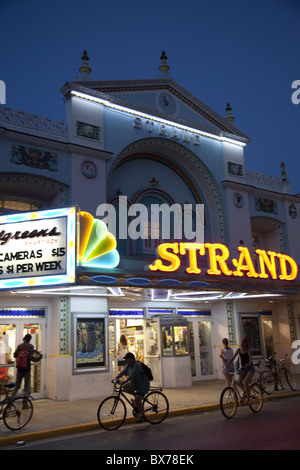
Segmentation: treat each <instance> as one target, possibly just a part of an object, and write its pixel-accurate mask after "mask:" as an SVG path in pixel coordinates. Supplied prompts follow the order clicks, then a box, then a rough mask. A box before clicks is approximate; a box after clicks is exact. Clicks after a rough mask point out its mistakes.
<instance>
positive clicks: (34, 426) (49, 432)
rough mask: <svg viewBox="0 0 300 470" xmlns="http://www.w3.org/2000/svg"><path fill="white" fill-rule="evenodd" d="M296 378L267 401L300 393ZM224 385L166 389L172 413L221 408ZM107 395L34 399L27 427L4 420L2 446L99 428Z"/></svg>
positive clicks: (205, 382)
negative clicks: (10, 426) (14, 428)
mask: <svg viewBox="0 0 300 470" xmlns="http://www.w3.org/2000/svg"><path fill="white" fill-rule="evenodd" d="M295 378H296V383H297V391H296V392H293V391H292V390H291V389H290V388H289V387H288V385H287V384H286V383H284V389H283V390H280V391H276V392H274V393H273V394H272V395H265V400H273V399H279V398H288V397H291V396H295V395H300V375H299V374H298V375H295ZM224 387H225V381H223V380H202V381H199V382H194V383H193V385H192V386H191V387H188V388H176V389H164V390H163V392H164V394H165V395H166V396H167V398H168V400H169V405H170V410H169V416H176V415H177V416H178V415H182V414H188V413H201V412H206V411H210V410H214V409H218V408H219V401H220V394H221V392H222V390H223V388H224ZM112 392H113V389H112ZM112 394H113V393H112ZM104 398H106V397H105V396H99V397H98V398H94V399H89V400H76V401H55V400H49V399H40V400H34V402H33V403H34V412H33V417H32V419H31V421H30V422H29V423H28V425H27V426H26V427H25V428H23V429H21V430H20V431H11V430H9V429H7V428H6V426H5V425H4V423H3V422H0V447H4V446H8V445H12V444H18V443H22V442H23V441H25V442H29V441H36V440H41V439H47V438H50V437H58V436H63V435H67V434H75V433H80V432H85V431H92V430H95V429H99V423H98V421H97V410H98V407H99V404H100V403H101V401H102V400H103V399H104ZM135 421H136V418H134V417H133V416H132V415H131V412H130V411H129V413H128V416H127V419H126V422H135Z"/></svg>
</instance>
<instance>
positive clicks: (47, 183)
mask: <svg viewBox="0 0 300 470" xmlns="http://www.w3.org/2000/svg"><path fill="white" fill-rule="evenodd" d="M68 195H69V187H68V186H67V185H66V184H63V183H60V182H59V181H56V180H54V179H52V178H47V177H45V176H40V175H34V174H31V173H15V172H9V173H0V197H9V198H13V199H15V200H20V201H21V200H24V201H26V200H28V201H32V202H33V201H34V202H36V203H37V205H43V204H49V203H51V201H53V200H54V199H55V203H56V206H59V207H63V206H65V205H67V204H68Z"/></svg>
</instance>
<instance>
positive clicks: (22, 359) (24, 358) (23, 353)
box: [16, 349, 30, 370]
mask: <svg viewBox="0 0 300 470" xmlns="http://www.w3.org/2000/svg"><path fill="white" fill-rule="evenodd" d="M29 358H30V353H29V351H28V350H27V349H21V350H20V351H19V352H18V355H17V360H16V367H17V369H18V370H27V369H28V368H29V364H30V362H29Z"/></svg>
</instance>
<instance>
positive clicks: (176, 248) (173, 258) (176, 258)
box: [149, 242, 298, 281]
mask: <svg viewBox="0 0 300 470" xmlns="http://www.w3.org/2000/svg"><path fill="white" fill-rule="evenodd" d="M206 249H207V251H208V259H209V266H208V269H207V271H206V273H207V274H209V275H215V276H220V275H222V274H223V275H225V276H237V277H243V276H244V275H245V274H246V276H247V277H253V278H260V279H267V278H269V276H271V278H272V279H280V280H286V281H292V280H293V279H296V277H297V275H298V266H297V264H296V262H295V261H294V260H293V258H291V257H290V256H288V255H284V254H281V253H275V252H273V251H268V252H267V253H266V252H265V251H264V250H260V249H257V250H256V254H257V255H258V260H257V261H258V263H257V264H258V265H259V268H260V273H258V272H256V270H255V267H254V264H253V261H252V258H251V255H250V252H249V250H248V248H247V247H245V246H239V247H238V251H239V252H240V255H239V259H235V258H234V259H232V260H231V264H232V265H233V266H234V267H235V268H236V270H235V271H233V270H232V269H230V267H229V266H230V265H229V263H230V260H229V257H230V252H229V249H228V248H227V247H226V246H225V245H222V244H221V243H186V242H183V243H163V244H161V245H159V247H158V249H157V251H158V256H159V257H160V258H161V259H157V260H155V261H154V263H153V264H151V265H150V266H149V269H150V270H151V271H165V272H175V271H177V270H178V269H179V268H180V266H181V258H182V257H185V258H184V259H185V260H186V261H187V264H188V266H187V268H186V272H187V273H188V274H200V273H201V269H200V268H199V267H198V256H199V255H200V256H204V255H205V254H206ZM187 252H188V253H187ZM187 254H188V256H186V255H187ZM162 260H163V261H167V262H169V263H170V264H167V265H165V264H163V261H162ZM228 265H229V266H228ZM278 271H280V274H279V275H278Z"/></svg>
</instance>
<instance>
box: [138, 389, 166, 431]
mask: <svg viewBox="0 0 300 470" xmlns="http://www.w3.org/2000/svg"><path fill="white" fill-rule="evenodd" d="M143 404H144V412H145V417H146V420H147V421H148V422H149V423H151V424H159V423H161V422H162V421H163V420H164V419H166V417H167V416H168V413H169V402H168V399H167V397H166V396H165V395H164V394H163V393H162V392H159V391H153V392H149V393H148V394H147V395H146V396H145V397H144V400H143Z"/></svg>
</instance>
